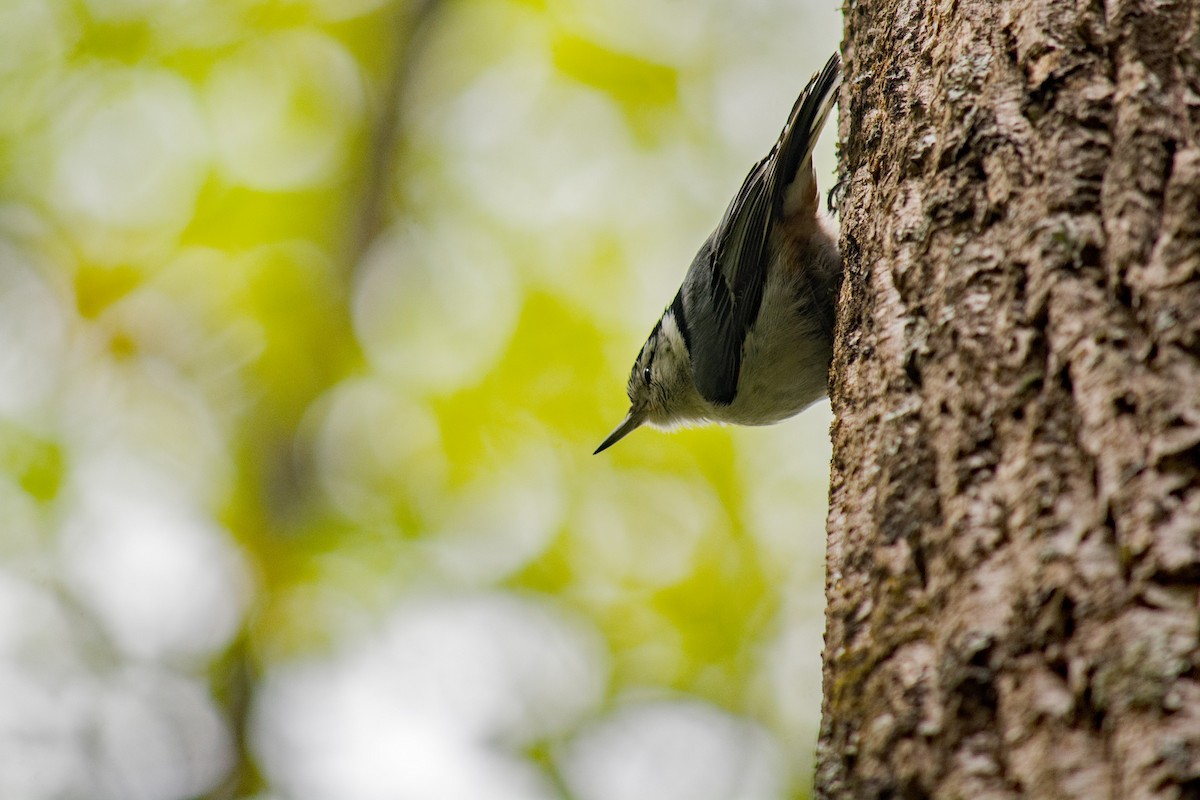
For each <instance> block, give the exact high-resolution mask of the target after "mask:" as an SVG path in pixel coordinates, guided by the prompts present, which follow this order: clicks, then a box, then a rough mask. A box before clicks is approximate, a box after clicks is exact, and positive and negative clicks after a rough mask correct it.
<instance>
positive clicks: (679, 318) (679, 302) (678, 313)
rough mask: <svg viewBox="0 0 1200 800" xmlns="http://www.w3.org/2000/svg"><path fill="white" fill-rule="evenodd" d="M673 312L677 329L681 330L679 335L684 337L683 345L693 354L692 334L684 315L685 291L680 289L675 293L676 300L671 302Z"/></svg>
mask: <svg viewBox="0 0 1200 800" xmlns="http://www.w3.org/2000/svg"><path fill="white" fill-rule="evenodd" d="M671 311H672V312H673V313H674V314H675V327H677V328H679V335H680V336H682V337H683V344H684V346H685V347H686V348H687V349H688V352H689V353H690V352H692V334H691V332H690V331H689V330H688V326H687V319H686V318H685V317H684V315H683V289H682V288H680V290H679V291H678V292H676V293H675V299H674V300H673V301H671Z"/></svg>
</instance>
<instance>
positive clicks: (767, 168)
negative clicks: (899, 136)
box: [683, 54, 841, 405]
mask: <svg viewBox="0 0 1200 800" xmlns="http://www.w3.org/2000/svg"><path fill="white" fill-rule="evenodd" d="M840 76H841V60H840V59H839V58H838V56H837V55H836V54H835V55H834V56H833V57H831V58H830V59H829V61H828V62H827V63H826V64H825V68H824V69H822V70H821V72H819V73H818V74H816V75H814V76H813V77H812V79H811V80H810V81H809V82H808V85H807V86H806V87H805V88H804V91H803V92H801V93H800V96H799V97H797V98H796V102H795V104H794V105H793V106H792V113H791V114H790V115H789V117H788V122H787V125H785V126H784V128H783V132H782V133H781V134H780V136H779V140H778V141H777V142H776V143H775V146H774V147H773V148H771V152H770V153H768V154H767V157H766V158H764V159H763V160H762V161H759V162H758V163H757V164H755V165H754V167H753V168H752V169H751V170H750V174H748V175H747V176H746V180H745V181H743V182H742V187H741V189H739V190H738V193H737V195H736V196H735V197H734V198H733V202H732V203H730V204H729V208H728V209H726V211H725V215H724V217H722V219H721V222H720V224H719V225H718V226H717V229H716V230H715V231H713V234H712V236H710V237H709V239H708V241H707V242H705V244H704V247H702V248H701V249H700V252H699V253H698V254H697V255H696V260H695V261H694V262H693V263H692V268H691V269H690V270H689V271H688V276H687V279H686V280H685V283H684V290H683V295H684V301H685V302H686V304H687V306H686V311H687V314H686V316H687V320H688V327H689V329H690V330H689V333H690V338H691V340H692V341H691V342H690V343H689V349H690V351H691V356H692V371H693V375H694V377H695V381H696V389H697V390H698V391H699V392H700V395H701V396H702V397H703V398H705V399H706V400H708V401H709V402H710V403H715V404H717V405H728V404H729V403H731V402H733V398H734V397H735V396H736V394H737V384H738V376H739V375H740V373H741V366H742V345H743V344H744V343H745V340H746V335H747V334H748V333H749V331H750V329H751V327H752V326H753V325H754V322H755V320H756V319H757V318H758V312H759V308H760V306H761V305H762V297H763V284H764V281H765V277H766V271H767V259H768V257H769V253H768V251H767V248H768V245H769V242H770V237H771V228H772V225H773V224H774V223H775V222H776V220H777V219H778V217H779V216H780V214H781V212H782V208H783V201H784V195H785V193H786V190H787V187H788V186H789V185H790V184H791V182H792V181H793V180H794V179H795V178H796V175H797V171H798V170H800V168H801V167H802V166H803V165H804V164H805V163H806V162H807V161H808V159H809V158H811V156H812V149H813V146H814V145H815V144H816V141H817V137H818V136H819V135H820V133H821V127H822V126H823V125H824V124H825V118H826V117H827V116H828V114H829V110H830V108H831V107H832V106H833V101H834V99H835V98H834V90H835V89H836V88H837V86H838V83H839V80H840ZM806 174H807V173H806Z"/></svg>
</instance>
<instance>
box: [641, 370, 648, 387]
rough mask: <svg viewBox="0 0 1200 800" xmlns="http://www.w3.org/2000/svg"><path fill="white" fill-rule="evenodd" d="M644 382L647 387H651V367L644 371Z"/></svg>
mask: <svg viewBox="0 0 1200 800" xmlns="http://www.w3.org/2000/svg"><path fill="white" fill-rule="evenodd" d="M642 380H643V381H645V382H646V385H647V386H649V385H650V368H649V367H646V368H645V369H644V370H642Z"/></svg>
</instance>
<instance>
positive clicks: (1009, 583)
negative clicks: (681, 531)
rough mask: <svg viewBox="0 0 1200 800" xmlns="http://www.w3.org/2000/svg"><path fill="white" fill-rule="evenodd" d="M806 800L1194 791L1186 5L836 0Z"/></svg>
mask: <svg viewBox="0 0 1200 800" xmlns="http://www.w3.org/2000/svg"><path fill="white" fill-rule="evenodd" d="M845 12H846V42H845V52H844V55H845V61H846V80H845V83H844V85H843V88H842V90H841V91H842V93H841V98H840V101H841V115H840V120H841V122H840V134H841V142H842V150H841V158H842V175H843V182H842V186H843V192H842V195H841V220H842V252H843V255H844V259H845V268H846V278H845V281H844V284H843V287H842V294H841V298H840V301H839V303H840V306H839V310H838V334H837V345H836V353H835V357H834V366H833V372H832V383H831V387H832V389H831V395H832V398H833V407H834V412H835V417H836V422H835V423H834V427H833V447H834V457H833V482H832V487H831V498H830V499H831V508H830V514H829V537H830V538H829V552H828V573H827V594H828V619H827V632H826V650H825V699H824V709H823V723H822V733H821V743H820V746H819V753H818V770H817V794H818V796H819V797H823V798H837V799H838V800H841V799H842V798H853V800H864V798H926V797H930V798H976V799H982V798H994V799H995V800H1000V799H1001V798H1005V799H1008V798H1021V797H1029V798H1054V799H1055V800H1059V799H1069V798H1080V799H1081V800H1082V799H1085V798H1086V800H1127V799H1128V800H1138V799H1140V798H1147V799H1149V798H1191V799H1193V800H1194V799H1195V798H1200V646H1198V636H1200V612H1198V602H1200V598H1198V585H1200V0H1177V1H1176V2H1172V0H1157V1H1155V0H872V2H865V0H862V1H861V2H855V1H854V0H850V2H848V3H847V5H846V8H845Z"/></svg>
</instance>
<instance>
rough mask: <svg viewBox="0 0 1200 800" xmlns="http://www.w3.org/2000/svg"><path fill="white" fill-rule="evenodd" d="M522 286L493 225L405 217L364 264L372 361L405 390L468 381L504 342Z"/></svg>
mask: <svg viewBox="0 0 1200 800" xmlns="http://www.w3.org/2000/svg"><path fill="white" fill-rule="evenodd" d="M518 289H519V285H518V283H517V280H516V275H515V274H514V266H513V264H512V263H511V261H510V259H509V257H508V255H507V251H506V248H505V247H504V246H503V245H502V244H501V243H500V242H499V241H498V240H497V239H495V238H494V237H492V236H491V235H490V234H489V233H487V232H486V231H484V230H480V229H477V228H473V227H471V226H469V225H459V224H455V223H454V222H453V221H452V220H448V219H446V220H439V221H437V222H430V223H427V224H424V225H416V224H407V223H406V224H401V225H400V226H398V227H396V228H394V229H392V230H390V231H389V232H387V233H385V234H384V235H383V236H381V237H380V238H379V239H377V240H376V242H375V243H374V244H373V245H372V247H371V249H370V251H369V252H368V253H367V255H366V257H365V258H364V259H363V263H362V264H361V266H360V267H359V270H358V276H357V282H356V286H355V289H354V299H353V313H354V326H355V331H356V332H357V333H358V336H359V339H360V341H361V342H362V344H363V347H364V349H365V350H366V351H367V355H368V357H369V358H370V359H371V363H372V365H373V366H374V367H375V368H376V369H377V370H378V371H379V372H380V373H382V374H385V375H389V376H393V377H395V378H396V379H397V380H398V381H399V382H400V383H401V385H403V387H404V388H405V390H406V391H408V392H411V393H414V394H417V393H424V392H428V391H448V390H451V389H456V388H463V387H464V386H469V385H472V384H473V383H475V382H477V381H478V380H479V377H480V376H481V375H485V374H487V372H488V371H489V369H491V368H492V366H493V365H494V363H495V360H496V359H497V358H499V357H500V355H501V354H502V353H503V352H504V350H505V347H506V346H507V344H508V341H509V336H510V335H511V333H512V330H513V328H514V327H515V326H516V322H517V315H518V313H519V312H520V308H521V300H522V298H521V295H520V293H519V291H518Z"/></svg>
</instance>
